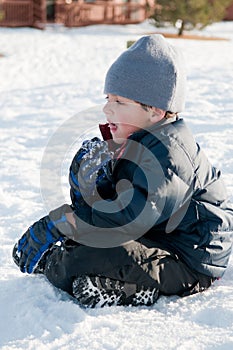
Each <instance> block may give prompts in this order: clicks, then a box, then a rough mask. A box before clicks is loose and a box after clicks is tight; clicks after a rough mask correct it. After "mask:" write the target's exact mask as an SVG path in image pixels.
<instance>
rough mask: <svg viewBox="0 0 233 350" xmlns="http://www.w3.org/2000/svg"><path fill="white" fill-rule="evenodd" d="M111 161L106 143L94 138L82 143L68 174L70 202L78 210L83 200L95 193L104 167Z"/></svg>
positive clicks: (104, 173)
mask: <svg viewBox="0 0 233 350" xmlns="http://www.w3.org/2000/svg"><path fill="white" fill-rule="evenodd" d="M111 159H112V157H111V152H109V150H108V143H107V142H106V141H102V140H100V139H99V138H97V137H95V138H93V139H91V140H89V141H84V142H83V144H82V147H81V148H80V149H79V151H78V152H77V153H76V155H75V157H74V159H73V161H72V163H71V166H70V174H69V182H70V186H71V200H72V203H73V205H74V206H75V207H76V208H78V207H79V206H80V205H83V203H84V202H85V198H87V197H91V196H93V195H94V194H95V193H96V185H98V183H99V182H100V180H101V179H102V178H103V177H105V176H106V171H105V168H106V165H107V163H108V162H109V161H110V160H111Z"/></svg>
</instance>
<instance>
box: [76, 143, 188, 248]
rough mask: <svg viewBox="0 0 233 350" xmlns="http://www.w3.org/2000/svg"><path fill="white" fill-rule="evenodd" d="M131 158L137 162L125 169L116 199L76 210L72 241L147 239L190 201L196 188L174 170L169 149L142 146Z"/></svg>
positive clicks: (110, 242) (118, 242) (113, 242)
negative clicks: (150, 231)
mask: <svg viewBox="0 0 233 350" xmlns="http://www.w3.org/2000/svg"><path fill="white" fill-rule="evenodd" d="M155 152H158V154H159V155H160V156H159V159H158V157H156V156H155ZM130 159H134V162H132V161H131V162H129V161H127V162H126V163H127V164H128V166H124V167H123V168H124V176H121V177H120V178H118V183H117V184H116V185H117V188H118V191H117V196H116V197H115V198H113V199H109V200H99V201H96V202H94V203H93V204H92V206H88V205H86V206H83V207H82V208H80V209H79V210H77V211H75V213H74V214H75V223H76V230H75V235H74V236H73V237H70V238H72V239H73V240H75V241H77V242H79V243H81V244H85V245H88V246H93V247H103V248H104V247H105V248H106V247H114V246H119V245H121V244H125V243H126V242H128V241H130V240H136V239H138V238H139V237H141V236H143V235H144V234H145V233H146V232H147V231H149V230H150V229H151V228H152V227H153V226H154V225H156V224H158V223H160V222H162V221H165V220H167V219H168V218H169V217H170V216H171V215H172V214H173V213H174V212H175V211H176V210H177V209H178V208H180V207H181V206H182V205H184V204H185V202H187V201H188V200H189V198H190V196H191V195H192V189H193V186H192V185H190V184H187V183H185V182H184V181H183V180H182V179H180V178H179V177H178V176H177V175H176V174H175V172H174V171H172V170H171V166H169V157H167V150H166V147H163V145H160V146H158V145H157V150H154V151H153V150H148V149H145V148H143V147H141V149H140V150H137V152H134V157H130ZM118 168H119V165H118Z"/></svg>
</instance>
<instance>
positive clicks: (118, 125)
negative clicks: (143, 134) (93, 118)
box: [103, 94, 162, 144]
mask: <svg viewBox="0 0 233 350" xmlns="http://www.w3.org/2000/svg"><path fill="white" fill-rule="evenodd" d="M107 100H108V101H107V103H106V105H105V106H104V108H103V111H104V113H105V115H106V117H107V121H108V123H109V127H110V131H111V134H112V137H113V140H114V141H115V142H116V143H118V144H121V143H123V142H124V141H125V140H126V139H127V138H128V137H129V136H130V135H131V134H132V133H134V132H135V131H138V130H140V129H144V128H147V127H149V126H151V125H152V124H154V123H156V122H158V121H159V120H161V119H162V118H160V117H158V116H157V117H156V115H155V110H156V109H155V108H153V109H148V110H145V109H144V108H143V107H142V106H141V105H140V103H137V102H135V101H133V100H130V99H128V98H125V97H122V96H118V95H112V94H108V95H107Z"/></svg>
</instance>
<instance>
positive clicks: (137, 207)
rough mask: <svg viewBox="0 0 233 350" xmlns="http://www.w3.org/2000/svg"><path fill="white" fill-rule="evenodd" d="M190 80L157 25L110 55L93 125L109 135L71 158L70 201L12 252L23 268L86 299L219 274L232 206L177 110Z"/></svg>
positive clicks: (181, 291) (181, 288)
mask: <svg viewBox="0 0 233 350" xmlns="http://www.w3.org/2000/svg"><path fill="white" fill-rule="evenodd" d="M185 81H186V76H185V69H184V62H183V58H182V55H181V53H180V52H179V51H178V50H177V49H176V48H174V47H173V46H171V45H170V44H169V43H168V42H166V40H165V39H164V38H163V37H162V36H160V35H152V36H145V37H142V38H141V39H139V40H138V41H137V42H136V43H135V44H134V45H133V46H132V47H131V48H129V49H128V50H127V51H125V52H124V53H123V54H122V55H120V56H119V57H118V59H117V60H116V61H115V62H114V63H113V64H112V66H111V67H110V69H109V71H108V73H107V76H106V80H105V93H106V94H107V103H106V105H105V107H104V113H105V115H106V118H107V122H108V124H107V125H105V126H103V125H102V126H100V128H101V131H102V135H103V137H104V139H105V140H106V139H112V140H110V141H108V142H106V141H101V140H99V139H97V138H94V139H92V140H90V141H86V142H84V143H83V145H82V147H81V148H80V150H79V151H78V152H77V154H76V155H75V157H74V159H73V161H72V164H71V167H70V176H69V180H70V185H71V200H72V205H67V204H65V205H63V206H61V207H60V208H57V209H55V210H53V211H52V212H50V214H49V215H48V216H46V217H44V218H42V219H40V220H39V221H38V222H36V223H34V224H33V226H32V227H30V228H29V229H28V230H27V231H26V232H25V234H24V235H23V236H22V238H21V239H20V240H19V242H18V243H17V244H16V246H15V248H14V250H13V257H14V260H15V262H16V263H17V264H18V265H19V267H20V269H21V271H22V272H28V273H32V272H34V273H37V272H41V273H43V274H44V275H45V276H46V277H47V278H48V280H49V281H50V282H51V283H52V284H53V285H54V286H56V287H58V288H61V289H63V290H65V291H67V292H68V293H70V294H71V295H73V296H74V297H75V298H76V299H77V301H78V303H79V304H80V305H82V306H86V307H95V306H104V305H135V306H136V305H151V304H153V303H154V302H155V301H156V300H157V298H158V297H159V295H161V294H162V295H174V294H176V295H180V296H186V295H190V294H193V293H197V292H201V291H203V290H205V289H207V288H208V287H209V286H210V285H211V284H212V282H213V281H214V280H215V279H216V278H219V277H221V276H222V275H223V273H224V272H225V270H226V267H227V264H228V260H229V257H230V254H231V240H230V230H232V227H233V210H232V206H231V204H230V203H228V202H227V196H226V191H225V188H224V185H223V183H222V179H221V174H220V172H219V171H218V170H217V169H216V168H214V167H212V166H211V165H210V163H209V161H208V159H207V158H206V156H205V155H204V153H203V152H202V151H201V149H200V147H199V145H198V144H196V142H195V141H194V139H193V136H192V134H191V132H190V130H189V129H188V128H187V126H186V125H185V123H184V121H183V120H182V119H179V117H178V112H181V111H182V110H183V109H184V103H185ZM58 242H61V244H58Z"/></svg>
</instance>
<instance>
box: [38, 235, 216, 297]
mask: <svg viewBox="0 0 233 350" xmlns="http://www.w3.org/2000/svg"><path fill="white" fill-rule="evenodd" d="M154 245H155V243H154V242H151V241H149V240H147V239H144V238H142V239H140V240H138V241H131V242H129V243H127V244H125V245H123V246H119V247H115V248H92V247H87V246H83V245H79V244H77V243H76V242H73V241H71V240H67V241H66V242H65V243H64V244H63V245H62V246H61V247H55V248H54V249H53V250H52V251H51V254H50V255H49V256H48V258H47V261H46V266H45V271H44V274H45V275H46V277H47V279H48V280H49V281H50V282H51V283H52V284H53V285H54V286H55V287H57V288H60V289H62V290H64V291H66V292H68V293H70V294H72V282H73V280H74V279H75V278H76V277H77V276H81V275H88V276H96V275H98V276H104V277H109V278H112V279H115V280H120V281H124V282H128V283H133V284H135V283H136V284H137V285H139V286H145V287H155V288H158V289H159V291H160V293H161V294H163V295H174V294H176V295H180V296H185V295H190V294H193V293H197V292H200V291H202V290H204V289H206V288H208V287H209V286H210V285H211V283H212V281H213V279H211V277H208V276H205V275H202V274H200V273H197V272H195V271H192V270H191V269H190V268H189V267H188V266H187V265H185V264H184V263H183V262H182V261H181V260H180V259H179V258H178V256H176V255H175V254H173V253H171V252H168V251H167V250H164V249H161V247H160V248H159V247H155V246H154Z"/></svg>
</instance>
